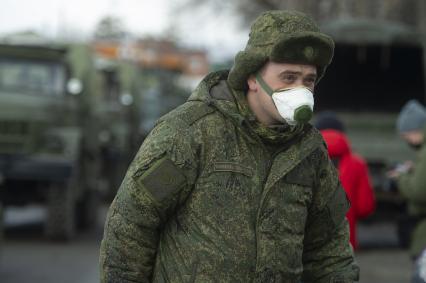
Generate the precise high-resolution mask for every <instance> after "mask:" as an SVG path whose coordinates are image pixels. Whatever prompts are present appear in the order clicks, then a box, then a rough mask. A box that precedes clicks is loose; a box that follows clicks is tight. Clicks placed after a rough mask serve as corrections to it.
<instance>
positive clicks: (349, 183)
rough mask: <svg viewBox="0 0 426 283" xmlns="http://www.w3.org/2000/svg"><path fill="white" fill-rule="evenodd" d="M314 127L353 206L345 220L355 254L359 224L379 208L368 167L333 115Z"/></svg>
mask: <svg viewBox="0 0 426 283" xmlns="http://www.w3.org/2000/svg"><path fill="white" fill-rule="evenodd" d="M315 126H316V127H317V128H318V129H319V130H320V131H321V134H322V136H323V138H324V140H325V142H326V143H327V147H328V153H329V155H330V158H331V160H332V161H333V162H334V164H335V165H336V167H337V168H338V171H339V178H340V182H341V183H342V186H343V188H344V189H345V191H346V194H347V196H348V198H349V201H350V202H351V208H350V209H349V211H348V213H347V214H346V217H347V219H348V222H349V227H350V242H351V244H352V246H353V248H354V249H355V250H356V249H357V248H358V242H357V237H356V225H357V221H358V219H360V218H364V217H367V216H369V215H370V214H372V213H373V212H374V209H375V207H376V201H375V196H374V191H373V188H372V186H371V182H370V177H369V172H368V167H367V164H366V162H365V161H364V159H363V158H362V157H361V156H359V155H357V154H355V153H353V152H352V151H351V147H350V142H349V140H348V138H347V137H346V135H345V133H344V129H345V128H344V125H343V123H342V122H341V121H340V120H339V119H338V118H337V116H336V115H335V114H334V113H332V112H324V113H321V114H319V115H318V116H317V119H316V123H315Z"/></svg>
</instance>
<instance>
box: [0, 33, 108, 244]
mask: <svg viewBox="0 0 426 283" xmlns="http://www.w3.org/2000/svg"><path fill="white" fill-rule="evenodd" d="M99 82H100V81H99V77H98V75H97V73H96V69H95V68H94V63H93V56H92V54H91V51H90V49H89V48H88V47H87V46H85V45H83V44H81V45H79V44H74V45H57V44H45V43H44V42H41V41H40V42H24V43H19V42H16V41H13V40H12V41H7V40H4V42H2V43H1V44H0V190H1V203H0V206H3V208H5V207H7V206H23V205H27V204H30V203H38V204H42V205H45V207H46V211H47V217H46V223H45V233H46V235H47V236H48V237H49V238H52V239H70V238H72V237H73V235H74V234H75V231H76V227H85V226H86V227H87V226H90V224H91V223H93V221H94V219H95V217H96V210H95V203H96V191H97V184H98V182H99V176H100V174H99V171H100V169H99V167H100V161H101V159H100V157H101V153H100V141H99V130H98V120H99V117H97V116H96V112H95V111H94V105H95V104H94V101H95V99H96V97H97V96H99V91H100V88H99Z"/></svg>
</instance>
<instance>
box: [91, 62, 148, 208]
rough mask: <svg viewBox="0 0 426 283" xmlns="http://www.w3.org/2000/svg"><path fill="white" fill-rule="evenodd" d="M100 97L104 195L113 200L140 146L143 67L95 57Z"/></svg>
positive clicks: (97, 108) (98, 107)
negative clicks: (99, 81)
mask: <svg viewBox="0 0 426 283" xmlns="http://www.w3.org/2000/svg"><path fill="white" fill-rule="evenodd" d="M95 66H96V70H97V73H98V74H99V76H100V79H101V96H100V97H99V98H98V99H97V101H96V103H95V112H96V116H98V117H102V118H101V119H99V129H100V133H99V137H100V142H101V160H102V162H101V176H102V180H103V181H104V183H103V184H102V186H101V189H102V196H103V197H104V198H105V199H106V200H108V201H109V200H111V199H112V198H113V197H114V196H115V193H116V192H117V189H118V187H119V185H120V183H121V181H122V179H123V178H124V174H125V172H126V170H127V167H128V166H129V164H130V162H131V160H132V159H133V157H134V155H135V154H136V151H137V149H138V147H139V146H140V144H141V136H140V134H139V125H140V119H141V117H140V115H141V114H140V105H141V102H140V98H141V94H140V93H141V89H142V85H141V80H140V68H139V67H138V66H137V65H136V64H135V63H133V62H131V61H126V60H122V59H107V58H103V57H101V56H100V55H99V54H98V55H97V56H96V63H95Z"/></svg>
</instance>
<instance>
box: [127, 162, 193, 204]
mask: <svg viewBox="0 0 426 283" xmlns="http://www.w3.org/2000/svg"><path fill="white" fill-rule="evenodd" d="M134 178H135V179H136V182H138V183H139V184H141V185H142V186H143V187H145V188H146V189H147V190H148V191H149V192H150V193H151V195H152V196H153V197H154V199H155V200H156V201H158V202H161V201H163V200H164V199H166V198H167V197H168V196H170V195H172V194H173V193H174V192H176V191H177V190H178V189H179V188H181V187H182V186H183V185H184V184H185V183H186V177H185V175H184V174H183V172H182V170H181V169H180V168H179V167H177V166H176V165H175V164H174V163H173V162H172V161H171V160H169V159H167V158H162V159H160V160H158V161H157V162H155V163H154V164H153V165H152V166H151V167H150V168H149V169H148V170H147V171H146V172H145V173H143V174H142V175H141V176H139V177H134Z"/></svg>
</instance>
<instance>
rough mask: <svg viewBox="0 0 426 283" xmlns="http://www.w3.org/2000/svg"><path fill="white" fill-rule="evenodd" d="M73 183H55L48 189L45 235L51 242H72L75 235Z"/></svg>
mask: <svg viewBox="0 0 426 283" xmlns="http://www.w3.org/2000/svg"><path fill="white" fill-rule="evenodd" d="M71 183H72V182H66V183H54V184H51V185H50V186H49V188H48V193H47V221H46V225H45V233H46V236H47V237H48V238H49V239H51V240H70V239H71V238H72V237H73V236H74V234H75V201H74V196H73V190H72V186H71Z"/></svg>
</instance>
